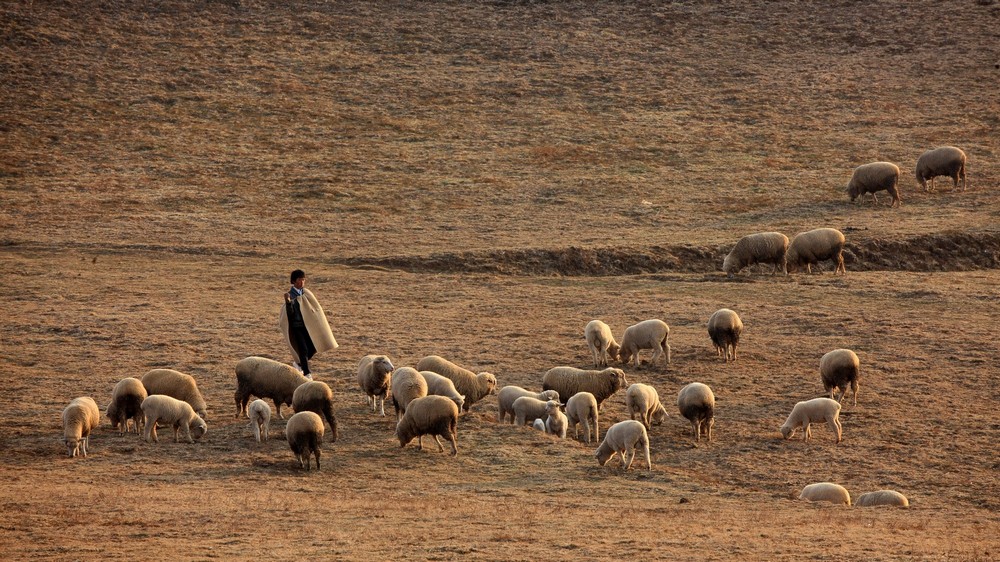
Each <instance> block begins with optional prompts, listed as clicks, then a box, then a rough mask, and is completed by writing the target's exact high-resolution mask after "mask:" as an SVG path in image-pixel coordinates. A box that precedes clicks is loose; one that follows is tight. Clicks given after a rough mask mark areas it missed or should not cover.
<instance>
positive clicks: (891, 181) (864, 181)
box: [844, 162, 903, 207]
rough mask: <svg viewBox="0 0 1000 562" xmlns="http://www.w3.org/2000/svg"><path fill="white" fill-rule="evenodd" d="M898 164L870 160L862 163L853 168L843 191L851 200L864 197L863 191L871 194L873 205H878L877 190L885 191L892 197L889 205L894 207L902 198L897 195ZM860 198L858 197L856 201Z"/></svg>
mask: <svg viewBox="0 0 1000 562" xmlns="http://www.w3.org/2000/svg"><path fill="white" fill-rule="evenodd" d="M898 186H899V166H897V165H895V164H893V163H892V162H872V163H871V164H864V165H862V166H858V167H857V168H855V169H854V174H853V175H852V176H851V181H849V182H847V187H845V188H844V192H845V193H847V195H849V196H850V197H851V201H854V200H855V199H858V197H862V198H864V194H865V193H871V194H872V201H873V204H874V205H878V197H876V196H875V192H877V191H886V192H888V193H889V196H890V197H892V203H890V204H889V206H890V207H895V206H896V205H898V204H900V203H901V202H902V201H903V200H902V199H901V198H900V197H899V187H898ZM860 202H861V200H860V199H858V203H860Z"/></svg>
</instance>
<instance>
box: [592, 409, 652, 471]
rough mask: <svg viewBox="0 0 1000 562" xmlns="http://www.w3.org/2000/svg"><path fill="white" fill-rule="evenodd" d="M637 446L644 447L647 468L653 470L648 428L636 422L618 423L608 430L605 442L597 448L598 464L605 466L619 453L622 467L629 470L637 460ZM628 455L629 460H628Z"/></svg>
mask: <svg viewBox="0 0 1000 562" xmlns="http://www.w3.org/2000/svg"><path fill="white" fill-rule="evenodd" d="M637 445H641V446H642V450H643V453H644V454H645V455H646V466H647V467H648V470H653V463H652V461H650V458H649V435H648V434H647V433H646V428H645V426H643V425H642V424H641V423H639V422H637V421H635V420H625V421H620V422H618V423H616V424H615V425H613V426H611V427H610V428H608V431H607V432H606V433H605V434H604V441H603V442H601V445H600V446H599V447H598V448H597V452H596V453H594V456H595V457H597V464H599V465H601V466H604V465H606V464H607V463H608V460H610V459H611V457H613V456H614V455H615V453H617V454H618V455H619V456H620V457H621V459H622V467H624V469H625V470H628V469H629V468H631V467H632V461H633V460H635V449H636V446H637ZM626 453H628V459H627V460H626V458H625V457H626Z"/></svg>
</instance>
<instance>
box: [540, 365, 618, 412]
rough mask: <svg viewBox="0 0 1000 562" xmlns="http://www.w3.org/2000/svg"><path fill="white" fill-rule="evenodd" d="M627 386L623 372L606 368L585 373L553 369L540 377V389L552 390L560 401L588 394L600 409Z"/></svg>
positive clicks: (570, 368) (580, 370)
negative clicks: (582, 393)
mask: <svg viewBox="0 0 1000 562" xmlns="http://www.w3.org/2000/svg"><path fill="white" fill-rule="evenodd" d="M626 385H628V381H627V380H626V379H625V371H622V370H621V369H615V368H614V367H608V368H607V369H604V370H602V371H586V370H583V369H577V368H575V367H553V368H551V369H549V370H548V371H547V372H546V373H545V375H544V376H543V377H542V389H543V390H554V391H556V392H558V393H559V397H560V399H562V400H567V399H569V398H571V397H572V396H573V395H574V394H576V393H577V392H589V393H591V394H593V395H594V399H595V400H597V407H598V408H600V407H601V404H602V403H604V401H605V400H607V399H608V398H610V397H611V395H613V394H614V393H616V392H618V391H619V390H621V389H622V388H625V387H626Z"/></svg>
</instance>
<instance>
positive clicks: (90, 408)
mask: <svg viewBox="0 0 1000 562" xmlns="http://www.w3.org/2000/svg"><path fill="white" fill-rule="evenodd" d="M99 423H101V410H100V409H99V408H98V407H97V402H94V399H93V398H91V397H89V396H80V397H78V398H74V399H72V400H70V402H69V405H68V406H66V408H65V409H63V412H62V424H63V442H64V443H65V444H66V455H67V456H69V457H70V458H73V457H75V456H77V455H83V456H84V457H86V456H87V446H88V445H90V432H91V431H93V430H94V428H96V427H97V424H99Z"/></svg>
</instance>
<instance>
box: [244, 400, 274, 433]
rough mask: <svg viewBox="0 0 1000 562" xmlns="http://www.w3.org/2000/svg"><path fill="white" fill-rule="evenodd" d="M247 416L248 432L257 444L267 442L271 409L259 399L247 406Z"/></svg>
mask: <svg viewBox="0 0 1000 562" xmlns="http://www.w3.org/2000/svg"><path fill="white" fill-rule="evenodd" d="M247 416H249V417H250V430H251V431H253V436H254V437H255V438H256V439H257V442H258V443H260V442H261V441H267V429H268V426H269V425H271V407H270V406H268V405H267V402H264V401H263V400H261V399H260V398H258V399H257V400H254V401H253V402H251V403H250V404H249V405H248V406H247Z"/></svg>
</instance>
